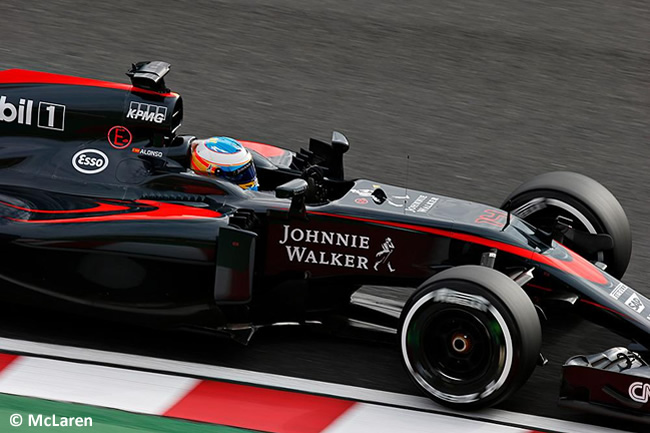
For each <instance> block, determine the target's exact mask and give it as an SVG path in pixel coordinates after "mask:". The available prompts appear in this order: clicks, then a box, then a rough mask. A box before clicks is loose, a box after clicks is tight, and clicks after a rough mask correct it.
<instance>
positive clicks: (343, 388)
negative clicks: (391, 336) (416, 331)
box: [0, 338, 618, 433]
mask: <svg viewBox="0 0 650 433" xmlns="http://www.w3.org/2000/svg"><path fill="white" fill-rule="evenodd" d="M0 351H6V352H17V353H21V354H26V355H40V356H47V357H55V358H62V359H67V360H72V361H75V360H76V361H84V362H91V363H96V364H104V365H106V364H108V365H115V366H121V367H126V368H135V369H145V370H152V371H156V372H164V373H173V374H177V375H186V376H199V377H205V378H210V379H217V380H226V381H231V382H241V383H248V384H252V385H261V386H266V387H274V388H281V389H287V390H293V391H303V392H308V393H314V394H322V395H328V396H333V397H341V398H346V399H350V400H357V401H364V402H368V403H377V404H384V405H389V406H396V407H401V408H407V409H417V410H424V411H429V412H437V413H441V414H447V415H450V416H461V417H463V418H471V419H475V420H483V421H489V422H490V421H491V422H497V423H500V424H509V425H517V426H522V427H527V428H530V429H531V430H535V429H538V430H553V431H560V432H571V433H608V432H615V431H618V430H612V429H608V428H605V427H598V426H593V425H586V424H579V423H575V422H571V421H564V420H558V419H553V418H545V417H540V416H536V415H527V414H521V413H516V412H508V411H504V410H499V409H486V410H481V411H476V412H470V413H467V412H458V411H453V410H450V409H447V408H445V407H442V406H440V405H437V404H435V403H434V402H432V401H431V400H429V399H428V398H425V397H418V396H412V395H406V394H397V393H392V392H386V391H377V390H372V389H366V388H359V387H354V386H349V385H340V384H334V383H328V382H320V381H315V380H308V379H300V378H295V377H290V376H281V375H277V374H268V373H260V372H255V371H248V370H238V369H234V368H228V367H219V366H214V365H207V364H197V363H190V362H181V361H173V360H167V359H159V358H151V357H146V356H139V355H130V354H125V353H115V352H106V351H102V350H95V349H85V348H78V347H71V346H59V345H54V344H48V343H38V342H31V341H24V340H12V339H8V338H0Z"/></svg>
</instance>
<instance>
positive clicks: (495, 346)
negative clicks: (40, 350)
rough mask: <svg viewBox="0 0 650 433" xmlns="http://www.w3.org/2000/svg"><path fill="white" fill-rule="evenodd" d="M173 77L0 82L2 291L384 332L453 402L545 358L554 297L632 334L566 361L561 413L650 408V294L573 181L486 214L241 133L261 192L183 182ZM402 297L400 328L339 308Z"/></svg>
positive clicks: (184, 314)
mask: <svg viewBox="0 0 650 433" xmlns="http://www.w3.org/2000/svg"><path fill="white" fill-rule="evenodd" d="M168 70H169V65H168V64H166V63H164V62H141V63H138V64H135V65H133V67H132V68H131V69H130V70H129V72H128V73H127V75H128V76H129V77H130V78H131V84H116V83H112V82H105V81H97V80H91V79H82V78H75V77H70V76H63V75H56V74H49V73H41V72H33V71H26V70H16V69H13V70H5V71H1V72H0V216H1V218H0V248H2V260H1V261H0V286H1V287H2V298H3V299H5V300H13V301H16V302H24V303H39V304H40V305H48V306H49V307H51V308H58V309H70V310H74V311H78V312H82V313H86V314H93V315H99V314H105V315H107V316H109V317H111V318H113V319H115V320H124V321H127V320H134V321H136V320H140V319H143V318H144V319H145V321H146V322H147V323H148V324H153V323H155V324H160V326H182V327H194V328H197V329H203V330H211V331H214V332H215V333H220V334H224V335H229V336H232V337H233V338H237V339H239V340H242V341H248V339H249V338H250V336H251V335H252V333H253V331H254V330H255V329H257V328H259V327H261V326H265V325H270V324H274V323H278V322H287V321H293V322H299V323H306V322H314V321H318V322H320V323H323V324H328V323H340V319H341V318H346V320H348V321H349V322H350V323H356V324H364V325H367V326H369V327H375V328H376V329H378V330H383V331H386V332H389V333H390V332H392V333H393V334H394V335H395V336H396V340H397V342H398V344H399V347H400V350H401V354H402V358H403V362H404V365H405V367H406V371H407V372H408V374H409V376H410V377H411V378H412V379H413V380H414V382H415V383H416V384H417V386H418V387H419V388H420V389H421V390H422V391H423V392H424V393H426V394H427V395H428V396H430V397H431V398H432V399H434V400H435V401H437V402H439V403H442V404H444V405H448V406H451V407H454V408H460V409H465V408H467V409H473V408H479V407H485V406H490V405H494V404H497V403H499V402H500V401H503V400H504V399H506V398H507V397H508V396H510V395H512V393H513V392H515V391H516V390H517V389H518V388H519V387H520V386H521V385H522V384H523V383H524V382H525V381H526V380H527V379H528V377H529V376H530V374H531V373H532V371H533V369H534V368H535V366H536V365H537V364H539V363H543V356H541V355H540V345H541V341H542V331H541V325H540V317H541V316H543V314H544V313H543V312H544V311H545V310H546V309H548V308H552V307H553V306H554V305H557V304H558V303H560V304H563V305H567V306H569V308H570V309H571V310H572V311H574V312H575V313H576V314H579V315H583V316H584V317H586V318H588V319H590V320H592V321H595V322H597V323H600V324H603V325H605V326H606V327H608V328H609V329H613V330H615V331H617V332H619V333H620V334H621V335H623V336H625V337H627V338H630V339H631V340H633V341H634V342H636V344H637V346H636V350H635V351H630V350H628V349H620V348H619V349H615V350H613V351H611V350H610V351H607V352H603V353H602V354H600V355H595V356H581V357H576V358H573V359H571V360H570V361H569V362H568V363H567V365H566V366H565V377H564V383H563V386H562V395H561V399H562V401H563V402H565V403H567V404H575V405H580V404H583V405H592V406H598V407H603V408H615V409H616V412H618V413H625V414H627V415H629V416H630V417H632V418H634V419H639V420H643V419H646V420H647V419H648V414H649V413H650V402H649V398H650V374H649V373H648V371H649V370H650V369H649V367H648V365H647V362H648V352H647V350H646V348H647V347H650V300H649V299H648V298H646V297H645V296H643V295H642V294H641V293H639V292H638V291H636V290H634V289H633V288H631V287H628V286H627V285H625V284H624V283H622V282H621V281H620V278H621V277H622V276H623V275H624V272H625V270H626V268H627V266H628V262H629V260H630V254H631V237H630V227H629V223H628V220H627V217H626V215H625V213H624V211H623V209H622V207H621V206H620V204H619V203H618V201H617V200H616V199H615V198H614V196H613V195H612V194H611V193H610V192H609V191H608V190H607V189H605V188H604V187H603V186H602V185H600V184H599V183H597V182H596V181H594V180H592V179H590V178H587V177H585V176H582V175H579V174H575V173H569V172H555V173H547V174H542V175H539V176H536V177H534V178H533V179H531V180H529V181H528V182H526V183H524V184H523V185H521V186H520V187H519V188H517V189H516V190H515V191H513V192H512V194H510V195H509V196H508V197H506V198H505V199H504V201H503V203H502V204H501V205H500V206H498V207H496V206H490V205H485V204H480V203H474V202H470V201H466V200H460V199H456V198H451V197H444V196H442V195H439V194H435V193H431V192H426V191H416V190H413V189H405V188H403V187H398V186H391V185H387V184H385V183H383V182H381V181H377V180H366V179H356V180H349V179H346V177H345V175H344V165H343V155H344V153H345V152H346V151H347V150H348V148H349V143H348V140H347V139H346V138H345V136H343V135H342V134H340V133H337V132H335V133H334V134H333V136H332V139H331V141H321V140H316V139H311V140H310V142H309V146H308V148H307V149H301V150H300V151H297V152H294V151H291V150H287V149H284V148H281V147H277V146H272V145H267V144H262V143H255V142H250V141H241V142H242V143H243V145H244V146H246V147H247V148H249V149H250V150H251V152H252V154H253V156H254V164H255V167H256V170H257V174H258V179H259V191H250V190H243V189H241V188H239V187H238V186H236V185H233V184H231V183H229V182H227V181H224V180H223V179H220V178H216V177H212V176H206V175H201V174H197V173H194V172H192V171H191V170H190V169H189V153H190V143H191V141H192V140H193V137H192V136H190V135H181V134H179V128H180V126H181V122H182V118H183V101H182V98H181V97H180V95H178V94H177V93H175V92H172V91H170V90H169V89H168V88H167V87H166V85H165V80H164V77H165V75H166V74H167V72H168ZM368 285H380V286H390V287H394V288H403V289H404V290H405V291H406V292H405V293H411V292H412V294H411V295H410V297H409V298H408V301H407V302H406V304H405V305H404V306H403V308H402V309H401V312H400V313H399V314H393V315H391V314H384V311H380V310H381V309H377V308H373V306H372V305H370V306H369V307H370V308H367V307H368V305H366V306H365V307H364V306H360V305H355V304H354V303H351V298H353V294H354V293H355V292H356V291H357V290H358V289H359V288H360V287H362V286H368Z"/></svg>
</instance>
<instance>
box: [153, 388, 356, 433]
mask: <svg viewBox="0 0 650 433" xmlns="http://www.w3.org/2000/svg"><path fill="white" fill-rule="evenodd" d="M353 405H354V402H351V401H347V400H340V399H335V398H329V397H321V396H316V395H311V394H299V393H295V392H288V391H279V390H274V389H266V388H255V387H252V386H245V385H237V384H232V383H220V382H209V381H203V382H201V383H199V384H198V385H197V386H196V388H194V389H193V390H192V391H191V392H190V393H188V394H187V395H186V396H185V397H184V398H183V399H182V400H180V401H179V402H178V403H176V404H175V405H174V406H173V407H172V408H171V409H169V410H168V411H167V412H165V413H164V414H163V416H168V417H174V418H183V419H189V420H193V421H201V422H207V423H214V424H221V425H228V426H234V427H240V428H245V429H252V430H259V431H267V432H274V433H319V432H321V431H322V430H324V429H325V428H326V427H327V426H329V425H330V424H331V423H332V422H333V421H334V420H336V419H337V418H338V417H339V416H341V415H342V414H343V413H344V412H346V411H347V410H349V409H350V408H351V407H352V406H353Z"/></svg>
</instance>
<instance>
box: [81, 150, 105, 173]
mask: <svg viewBox="0 0 650 433" xmlns="http://www.w3.org/2000/svg"><path fill="white" fill-rule="evenodd" d="M72 166H73V167H74V168H75V170H77V171H78V172H80V173H83V174H97V173H101V172H102V171H104V170H105V169H106V167H108V156H106V154H105V153H104V152H102V151H101V150H97V149H84V150H80V151H79V152H77V153H75V154H74V156H73V157H72Z"/></svg>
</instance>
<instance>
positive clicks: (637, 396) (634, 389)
mask: <svg viewBox="0 0 650 433" xmlns="http://www.w3.org/2000/svg"><path fill="white" fill-rule="evenodd" d="M628 393H629V394H630V398H631V399H632V400H634V401H638V402H639V403H647V402H648V400H650V383H643V382H634V383H633V384H632V385H630V388H629V389H628Z"/></svg>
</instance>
